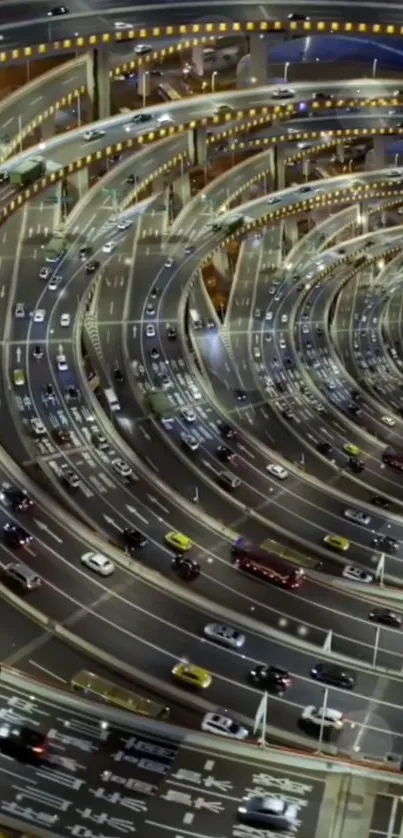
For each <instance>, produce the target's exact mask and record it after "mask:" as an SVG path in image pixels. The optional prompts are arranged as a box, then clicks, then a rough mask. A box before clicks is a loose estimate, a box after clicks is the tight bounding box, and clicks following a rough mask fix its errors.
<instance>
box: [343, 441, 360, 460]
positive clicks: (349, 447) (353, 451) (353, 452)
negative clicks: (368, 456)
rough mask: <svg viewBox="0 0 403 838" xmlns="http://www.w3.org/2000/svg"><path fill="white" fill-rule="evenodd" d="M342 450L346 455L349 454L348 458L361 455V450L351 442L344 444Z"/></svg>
mask: <svg viewBox="0 0 403 838" xmlns="http://www.w3.org/2000/svg"><path fill="white" fill-rule="evenodd" d="M343 450H344V451H345V452H346V454H349V455H350V457H358V456H359V455H360V454H361V448H359V447H358V445H353V443H352V442H346V443H345V444H344V445H343Z"/></svg>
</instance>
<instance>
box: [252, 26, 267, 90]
mask: <svg viewBox="0 0 403 838" xmlns="http://www.w3.org/2000/svg"><path fill="white" fill-rule="evenodd" d="M249 43H250V64H249V69H250V83H251V84H253V85H256V86H257V87H261V86H263V85H265V84H267V77H268V54H267V51H268V39H267V36H266V35H263V36H261V35H259V34H258V33H253V34H252V35H250V38H249Z"/></svg>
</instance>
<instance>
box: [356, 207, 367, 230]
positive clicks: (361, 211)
mask: <svg viewBox="0 0 403 838" xmlns="http://www.w3.org/2000/svg"><path fill="white" fill-rule="evenodd" d="M357 209H358V211H357V228H358V235H364V233H368V225H369V214H368V207H367V206H366V205H365V204H363V203H362V202H361V203H360V204H358V207H357Z"/></svg>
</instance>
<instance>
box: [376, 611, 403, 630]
mask: <svg viewBox="0 0 403 838" xmlns="http://www.w3.org/2000/svg"><path fill="white" fill-rule="evenodd" d="M368 619H369V620H371V622H372V623H379V625H382V626H389V627H390V628H401V625H402V618H401V616H400V614H396V611H391V610H390V608H373V609H372V611H370V612H369V614H368Z"/></svg>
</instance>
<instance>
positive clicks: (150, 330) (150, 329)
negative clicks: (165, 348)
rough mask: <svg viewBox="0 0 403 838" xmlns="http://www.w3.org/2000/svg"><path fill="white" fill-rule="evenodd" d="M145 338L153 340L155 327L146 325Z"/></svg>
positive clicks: (150, 324) (149, 324)
mask: <svg viewBox="0 0 403 838" xmlns="http://www.w3.org/2000/svg"><path fill="white" fill-rule="evenodd" d="M146 337H147V338H155V326H154V325H153V324H152V323H147V326H146Z"/></svg>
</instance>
